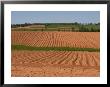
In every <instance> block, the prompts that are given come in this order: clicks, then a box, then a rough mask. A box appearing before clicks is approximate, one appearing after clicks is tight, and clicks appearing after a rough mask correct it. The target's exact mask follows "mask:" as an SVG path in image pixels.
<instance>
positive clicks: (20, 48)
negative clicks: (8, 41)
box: [11, 45, 100, 52]
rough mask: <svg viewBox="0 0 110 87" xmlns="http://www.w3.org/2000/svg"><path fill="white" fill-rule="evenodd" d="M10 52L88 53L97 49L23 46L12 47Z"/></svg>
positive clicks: (97, 50)
mask: <svg viewBox="0 0 110 87" xmlns="http://www.w3.org/2000/svg"><path fill="white" fill-rule="evenodd" d="M11 49H12V50H29V51H51V50H53V51H88V52H99V51H100V49H97V48H73V47H33V46H25V45H12V46H11Z"/></svg>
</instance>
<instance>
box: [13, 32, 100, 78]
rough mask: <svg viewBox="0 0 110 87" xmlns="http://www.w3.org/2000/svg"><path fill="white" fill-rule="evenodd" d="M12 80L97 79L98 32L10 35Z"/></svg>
mask: <svg viewBox="0 0 110 87" xmlns="http://www.w3.org/2000/svg"><path fill="white" fill-rule="evenodd" d="M11 43H12V53H11V54H12V66H11V67H12V69H11V72H12V74H11V75H12V76H15V77H19V76H26V77H35V76H36V77H39V76H40V77H43V76H52V77H58V76H63V77H69V76H80V77H81V76H92V77H93V76H100V50H99V49H100V32H67V31H66V32H63V31H60V32H59V31H54V32H52V31H12V32H11Z"/></svg>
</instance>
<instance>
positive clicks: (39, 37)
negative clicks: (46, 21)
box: [12, 31, 100, 48]
mask: <svg viewBox="0 0 110 87" xmlns="http://www.w3.org/2000/svg"><path fill="white" fill-rule="evenodd" d="M12 44H19V45H26V46H36V47H78V48H100V33H99V32H38V31H37V32H35V31H33V32H32V31H31V32H29V31H12Z"/></svg>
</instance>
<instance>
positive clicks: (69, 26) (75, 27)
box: [11, 22, 100, 32]
mask: <svg viewBox="0 0 110 87" xmlns="http://www.w3.org/2000/svg"><path fill="white" fill-rule="evenodd" d="M34 25H43V26H45V27H44V28H42V27H31V28H29V29H26V28H25V27H27V26H34ZM11 27H12V30H13V31H72V32H100V23H88V24H81V23H77V22H75V23H34V24H27V23H25V24H13V25H11ZM19 27H22V28H19Z"/></svg>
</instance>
